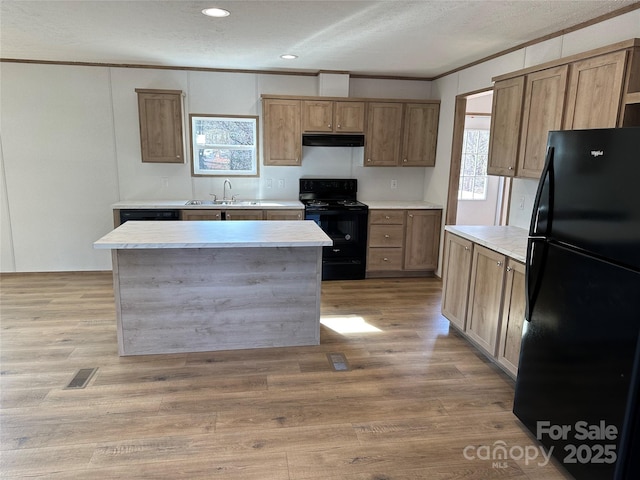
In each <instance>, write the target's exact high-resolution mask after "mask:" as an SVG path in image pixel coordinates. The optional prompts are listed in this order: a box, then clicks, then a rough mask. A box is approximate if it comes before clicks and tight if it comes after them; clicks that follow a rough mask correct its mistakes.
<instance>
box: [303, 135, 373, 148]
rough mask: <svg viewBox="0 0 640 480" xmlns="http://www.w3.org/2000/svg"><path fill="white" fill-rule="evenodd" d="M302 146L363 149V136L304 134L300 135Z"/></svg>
mask: <svg viewBox="0 0 640 480" xmlns="http://www.w3.org/2000/svg"><path fill="white" fill-rule="evenodd" d="M302 145H304V146H307V147H364V135H362V134H354V135H342V134H331V133H327V134H323V133H313V134H309V133H305V134H303V135H302Z"/></svg>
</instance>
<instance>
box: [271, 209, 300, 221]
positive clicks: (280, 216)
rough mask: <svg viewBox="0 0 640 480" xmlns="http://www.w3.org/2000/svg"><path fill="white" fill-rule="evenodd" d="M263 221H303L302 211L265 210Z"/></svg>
mask: <svg viewBox="0 0 640 480" xmlns="http://www.w3.org/2000/svg"><path fill="white" fill-rule="evenodd" d="M264 219H265V220H304V210H265V212H264Z"/></svg>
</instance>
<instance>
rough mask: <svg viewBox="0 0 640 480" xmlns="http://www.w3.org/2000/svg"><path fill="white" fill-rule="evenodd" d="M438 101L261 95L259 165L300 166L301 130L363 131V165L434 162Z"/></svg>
mask: <svg viewBox="0 0 640 480" xmlns="http://www.w3.org/2000/svg"><path fill="white" fill-rule="evenodd" d="M439 115H440V101H438V100H402V99H372V98H337V97H293V96H288V95H266V94H265V95H262V118H263V129H262V131H263V132H264V140H263V142H264V165H300V164H301V154H302V133H320V134H321V133H327V134H329V133H331V134H334V133H335V134H340V133H345V134H348V133H364V134H365V151H364V165H365V166H394V167H395V166H406V167H433V166H434V165H435V158H436V142H437V137H438V121H439Z"/></svg>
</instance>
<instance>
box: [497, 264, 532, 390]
mask: <svg viewBox="0 0 640 480" xmlns="http://www.w3.org/2000/svg"><path fill="white" fill-rule="evenodd" d="M506 275H507V278H506V280H505V286H504V299H503V300H502V324H501V326H500V343H499V345H498V363H499V364H500V365H502V367H504V368H505V369H506V370H507V371H508V372H509V373H511V374H512V375H513V376H514V377H515V376H516V375H517V374H518V360H519V359H520V344H521V343H522V342H521V341H522V333H523V332H522V330H523V327H524V322H525V320H524V313H525V308H526V304H527V302H526V297H525V287H524V282H525V267H524V265H523V264H522V263H520V262H516V261H515V260H513V259H511V258H510V259H508V260H507V274H506Z"/></svg>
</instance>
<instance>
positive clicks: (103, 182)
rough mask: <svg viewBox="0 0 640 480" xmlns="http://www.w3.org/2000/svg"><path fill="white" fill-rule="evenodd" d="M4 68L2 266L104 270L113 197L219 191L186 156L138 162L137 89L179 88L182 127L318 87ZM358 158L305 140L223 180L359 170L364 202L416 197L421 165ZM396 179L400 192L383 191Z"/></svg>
mask: <svg viewBox="0 0 640 480" xmlns="http://www.w3.org/2000/svg"><path fill="white" fill-rule="evenodd" d="M0 66H1V70H0V75H1V78H0V80H1V94H2V95H1V99H0V101H1V103H0V111H1V121H0V132H1V137H0V142H1V144H0V147H1V148H0V160H1V161H2V164H1V167H2V168H0V175H1V178H0V197H1V198H2V207H1V209H0V215H1V216H2V218H1V220H0V221H1V223H0V228H1V229H2V232H1V235H0V241H1V245H0V246H1V249H0V250H1V255H0V262H1V263H0V269H1V270H0V271H4V272H11V271H18V272H26V271H61V270H106V269H110V268H111V257H110V255H109V252H107V251H103V250H94V249H93V248H92V243H93V242H94V241H95V240H97V239H98V238H100V237H101V236H103V235H104V234H105V233H107V232H109V231H110V230H111V229H112V228H113V217H112V213H111V208H110V207H111V205H112V204H113V203H115V202H118V201H120V200H139V199H147V200H153V199H156V200H162V199H168V200H176V199H184V200H185V201H186V200H189V199H193V198H200V199H206V198H209V193H216V194H218V196H221V194H222V184H223V182H224V177H222V178H217V177H216V178H202V177H192V176H191V170H190V165H189V163H185V164H153V163H142V162H141V159H140V134H139V126H138V107H137V95H136V93H135V89H136V88H158V89H175V90H182V91H183V92H185V96H184V107H185V108H184V112H185V116H184V127H185V132H188V131H189V125H188V115H189V113H195V114H198V113H219V114H236V115H261V113H262V112H261V101H260V95H261V94H262V93H270V94H288V95H318V88H319V87H318V83H319V82H318V78H317V77H315V76H299V75H266V74H265V75H260V74H245V73H231V72H228V73H227V72H201V71H186V70H165V69H144V68H143V69H136V68H117V67H113V68H109V67H80V66H64V65H38V64H17V63H2V64H0ZM350 90H351V91H350V96H367V97H374V98H430V94H431V87H430V83H429V82H425V81H405V80H402V81H400V80H397V81H394V80H369V79H353V80H352V82H351V83H350ZM261 127H262V124H261V123H260V128H261ZM260 134H261V132H260ZM186 136H187V137H188V133H186ZM186 144H187V145H188V140H187V141H186ZM188 151H189V149H188V147H187V152H188ZM363 159H364V149H363V148H311V147H304V149H303V159H302V166H301V167H265V166H264V165H260V176H259V177H231V178H230V180H231V182H232V185H233V191H232V193H233V194H238V195H240V198H247V199H249V198H265V199H278V198H280V199H297V197H298V180H299V178H300V177H301V176H305V175H314V176H332V177H354V178H357V179H358V180H359V188H360V192H359V197H360V198H362V199H367V198H369V199H401V200H419V199H422V198H423V196H424V192H423V188H424V183H425V182H424V178H425V171H426V170H428V169H426V168H401V167H397V168H371V167H369V168H364V167H363ZM268 179H271V180H272V187H271V188H267V180H268ZM392 179H393V180H397V183H398V188H397V189H394V190H392V189H391V187H390V183H391V180H392ZM279 180H283V183H284V188H279V184H280V182H279Z"/></svg>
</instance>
